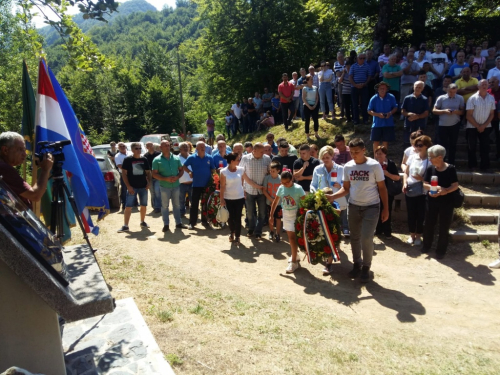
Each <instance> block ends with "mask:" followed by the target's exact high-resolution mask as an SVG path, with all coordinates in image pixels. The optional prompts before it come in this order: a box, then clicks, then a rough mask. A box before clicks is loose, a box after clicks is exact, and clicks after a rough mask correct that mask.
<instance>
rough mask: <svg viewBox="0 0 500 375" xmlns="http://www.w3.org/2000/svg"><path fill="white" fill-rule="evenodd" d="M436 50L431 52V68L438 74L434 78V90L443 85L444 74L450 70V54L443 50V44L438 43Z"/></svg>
mask: <svg viewBox="0 0 500 375" xmlns="http://www.w3.org/2000/svg"><path fill="white" fill-rule="evenodd" d="M435 48H436V52H434V53H433V54H431V70H432V72H433V73H434V75H435V76H436V78H434V79H433V80H432V87H433V89H434V90H436V89H437V88H439V87H441V86H442V85H443V76H444V75H445V74H446V72H448V56H446V53H444V52H443V44H442V43H436V45H435Z"/></svg>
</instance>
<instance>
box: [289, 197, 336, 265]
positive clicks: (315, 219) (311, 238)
mask: <svg viewBox="0 0 500 375" xmlns="http://www.w3.org/2000/svg"><path fill="white" fill-rule="evenodd" d="M295 232H296V234H297V241H298V244H299V249H300V250H301V251H305V252H306V254H307V259H308V261H309V263H312V264H317V263H319V262H320V261H321V260H326V259H327V258H328V257H330V256H332V257H333V260H334V261H335V262H337V261H339V260H340V257H339V254H338V251H337V249H338V248H339V245H340V235H341V230H340V215H339V212H338V210H336V209H335V208H334V207H333V206H332V204H331V203H330V202H329V201H328V199H327V198H326V196H325V192H324V191H322V190H318V191H317V192H315V193H314V194H309V195H306V196H305V197H304V199H302V200H301V201H300V206H299V211H298V213H297V219H296V221H295Z"/></svg>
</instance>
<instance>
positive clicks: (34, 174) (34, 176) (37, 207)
mask: <svg viewBox="0 0 500 375" xmlns="http://www.w3.org/2000/svg"><path fill="white" fill-rule="evenodd" d="M42 60H43V58H42V57H40V59H39V61H38V63H39V64H38V77H37V83H36V93H37V94H36V95H37V102H38V92H39V89H40V61H42ZM35 126H36V123H35ZM31 149H32V150H31V186H35V184H36V181H37V180H38V165H37V164H36V162H35V150H36V131H33V145H32V146H31ZM32 205H33V212H34V214H35V215H36V216H37V217H38V218H39V219H40V216H41V202H40V201H38V202H32ZM46 224H48V223H46Z"/></svg>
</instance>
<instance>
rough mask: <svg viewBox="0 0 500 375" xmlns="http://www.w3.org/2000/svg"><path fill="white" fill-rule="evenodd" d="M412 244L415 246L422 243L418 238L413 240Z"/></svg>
mask: <svg viewBox="0 0 500 375" xmlns="http://www.w3.org/2000/svg"><path fill="white" fill-rule="evenodd" d="M413 244H414V245H415V246H420V245H422V241H421V240H420V239H418V240H415V242H413Z"/></svg>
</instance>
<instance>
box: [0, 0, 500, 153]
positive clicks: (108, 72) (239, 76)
mask: <svg viewBox="0 0 500 375" xmlns="http://www.w3.org/2000/svg"><path fill="white" fill-rule="evenodd" d="M75 2H76V3H77V4H84V5H85V6H84V7H83V8H82V12H83V13H82V15H78V16H76V17H74V20H75V21H76V22H77V24H79V25H80V26H81V27H82V28H83V30H85V35H84V34H80V31H79V30H78V29H77V27H76V26H75V24H74V23H73V22H72V21H71V17H69V16H68V17H66V16H64V6H59V7H57V6H56V5H57V4H59V3H60V1H56V0H4V1H3V2H2V3H1V6H0V28H1V30H0V31H1V32H0V52H2V53H1V54H0V59H2V60H1V64H0V99H1V100H0V126H1V128H2V130H3V129H16V130H19V128H20V122H21V115H22V113H21V108H22V107H21V99H20V92H21V72H22V69H21V68H22V64H21V62H22V60H23V58H24V59H27V60H28V65H29V66H30V68H31V69H30V73H31V76H32V80H33V82H36V74H37V73H36V69H35V67H36V60H37V56H39V55H40V53H41V51H42V45H43V50H44V51H45V52H46V58H47V61H48V64H49V66H50V67H51V68H52V69H53V70H54V71H55V72H56V74H57V77H58V79H59V80H60V82H61V84H62V86H63V88H64V89H65V90H66V92H67V95H68V97H69V99H70V101H71V103H72V104H73V106H74V108H75V111H76V113H77V115H78V117H79V119H80V121H81V123H82V126H83V127H84V129H85V130H86V132H87V134H88V135H89V138H90V139H91V141H92V143H94V144H96V143H103V142H108V141H109V140H111V139H115V140H118V139H122V140H137V139H139V138H140V136H141V135H143V134H144V133H150V132H151V133H154V132H167V131H170V130H171V129H173V128H178V127H179V126H180V124H181V113H180V96H179V79H178V71H177V59H178V57H179V62H180V70H181V77H182V89H183V99H184V109H185V111H184V112H185V117H186V124H187V129H188V130H191V131H196V130H202V129H203V126H202V124H203V121H204V119H206V114H207V112H210V113H212V114H213V115H214V118H215V119H216V123H217V124H218V125H219V126H222V124H223V117H224V113H225V111H226V110H227V109H228V108H229V106H230V104H232V103H234V102H235V101H236V100H238V99H241V98H242V96H247V97H248V96H250V95H252V96H253V93H254V92H255V91H257V90H258V91H260V92H262V89H263V87H265V86H267V87H269V89H270V90H274V89H276V87H277V84H278V83H279V82H280V79H281V73H283V72H288V73H289V74H290V73H291V72H292V71H298V69H299V68H300V67H305V66H307V65H309V64H310V63H313V64H315V65H317V64H318V63H319V62H320V61H321V60H330V61H332V60H334V58H335V56H336V52H337V51H338V50H339V49H344V50H346V51H349V50H351V49H355V50H358V51H359V50H361V49H363V48H366V47H374V49H375V50H379V49H380V47H381V45H382V44H383V43H390V44H391V45H392V46H396V45H399V46H403V45H406V46H409V45H411V44H417V45H418V44H419V43H420V42H422V41H427V43H428V45H432V44H433V43H434V42H436V41H442V42H444V43H445V44H448V43H449V42H451V41H455V42H457V44H458V45H459V46H464V45H465V43H466V41H468V40H471V39H472V40H475V41H476V42H479V41H482V40H489V41H490V44H495V42H496V40H497V39H498V32H497V30H498V24H499V23H500V10H499V8H498V4H497V3H496V2H491V1H488V0H471V1H469V2H466V3H463V2H458V1H454V0H453V1H448V2H445V3H443V2H438V1H437V0H428V1H425V2H421V1H416V0H403V1H398V2H397V1H395V0H367V1H364V2H353V1H351V0H274V1H268V0H252V1H241V2H235V1H233V0H192V1H189V0H178V1H177V4H176V7H175V9H171V8H165V9H163V10H161V11H154V10H148V9H151V6H150V5H149V4H148V3H146V2H145V1H144V0H131V1H128V2H125V3H123V4H121V5H120V6H119V7H118V13H117V12H115V11H114V10H115V8H116V7H117V5H116V4H115V2H114V0H95V1H89V0H75ZM12 3H16V4H18V5H19V6H22V10H21V11H20V12H19V13H18V14H17V15H12V13H11V12H10V9H11V4H12ZM38 3H46V4H51V5H52V6H54V7H56V11H57V12H60V14H61V15H62V17H61V21H59V22H56V23H55V24H54V25H53V26H55V27H58V28H59V32H60V34H61V35H63V37H64V38H61V36H60V35H59V34H58V36H57V38H54V36H53V35H54V34H53V32H47V31H39V33H37V32H36V31H35V30H34V29H33V26H32V24H31V23H30V22H31V15H32V14H33V12H34V11H36V9H35V8H34V5H35V4H38ZM136 10H137V11H136ZM107 12H111V17H109V16H108V15H106V13H107ZM84 18H86V20H85V21H84V22H83V19H84ZM105 18H108V19H109V20H110V22H109V23H105V22H101V21H98V20H99V19H105ZM43 36H45V38H44V37H43ZM42 43H43V44H42Z"/></svg>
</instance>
